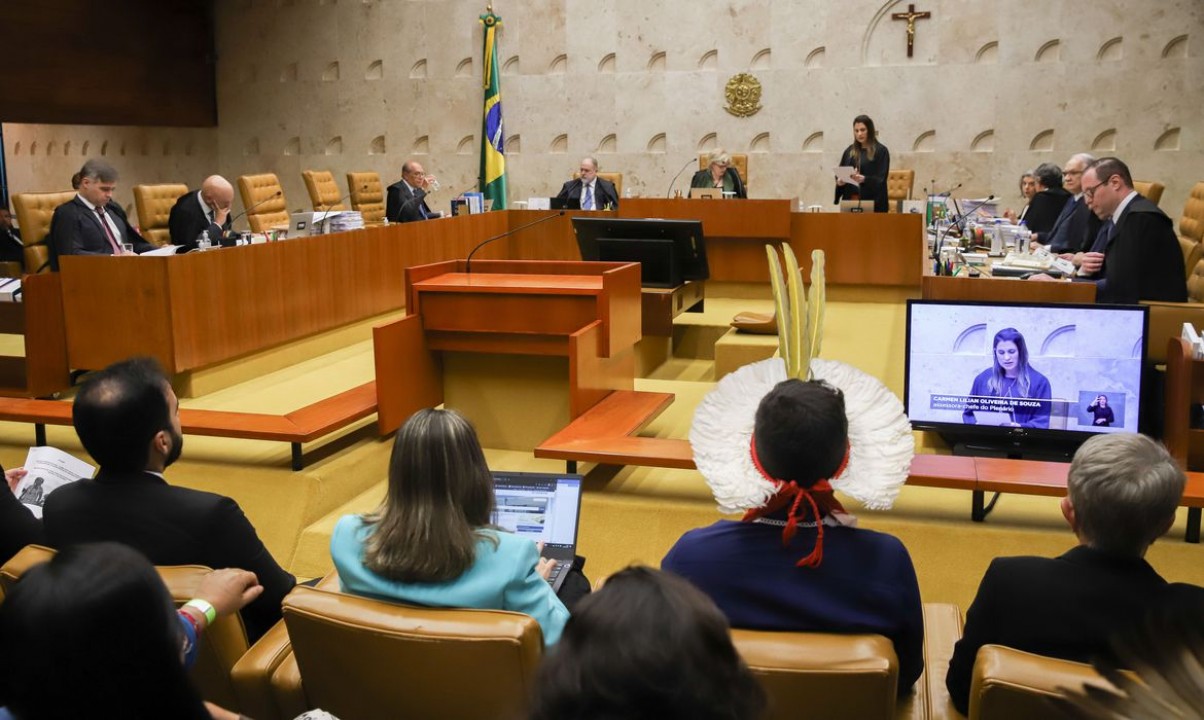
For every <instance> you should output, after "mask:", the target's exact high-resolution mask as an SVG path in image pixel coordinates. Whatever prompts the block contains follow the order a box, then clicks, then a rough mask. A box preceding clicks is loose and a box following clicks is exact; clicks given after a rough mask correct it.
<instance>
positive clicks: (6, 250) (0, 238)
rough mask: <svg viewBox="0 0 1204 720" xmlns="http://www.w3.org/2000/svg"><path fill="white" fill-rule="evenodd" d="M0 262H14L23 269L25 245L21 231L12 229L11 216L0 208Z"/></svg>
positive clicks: (4, 208) (4, 209)
mask: <svg viewBox="0 0 1204 720" xmlns="http://www.w3.org/2000/svg"><path fill="white" fill-rule="evenodd" d="M0 262H15V263H17V264H18V265H20V266H21V267H22V268H24V267H25V243H23V242H22V241H21V231H20V230H18V229H17V228H15V227H13V214H12V213H11V212H9V211H8V208H6V207H0Z"/></svg>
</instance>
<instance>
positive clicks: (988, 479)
mask: <svg viewBox="0 0 1204 720" xmlns="http://www.w3.org/2000/svg"><path fill="white" fill-rule="evenodd" d="M672 401H673V395H672V394H671V393H650V392H639V391H634V390H625V391H615V392H613V393H611V394H610V395H608V396H607V397H606V398H605V399H604V400H602V402H600V403H598V404H597V405H595V406H594V407H592V408H590V409H589V410H587V411H586V412H584V413H582V414H581V415H580V416H579V417H577V419H575V420H573V421H572V422H571V423H569V424H568V425H567V426H565V427H564V428H563V429H562V430H560V431H559V432H557V433H556V434H555V435H553V436H552V437H550V438H548V439H547V440H545V441H544V442H543V443H541V444H540V445H539V447H537V448H535V457H540V458H553V459H558V460H564V461H566V465H567V467H568V471H569V472H576V471H577V462H579V461H584V462H593V463H598V464H602V465H637V466H641V467H663V468H677V469H682V470H693V469H695V465H694V456H693V453H692V452H691V450H690V443H689V441H688V440H682V439H678V438H651V437H637V436H635V434H636V433H638V432H639V431H640V430H642V429H643V428H644V427H646V426H647V425H648V423H650V422H652V420H653V419H655V418H656V417H657V416H658V415H660V414H661V413H662V412H664V410H665V408H666V407H668V406H669V404H670V403H671V402H672ZM1069 469H1070V465H1069V464H1068V463H1056V462H1037V461H1033V460H1007V459H1002V458H975V457H962V456H955V455H916V456H915V458H913V459H912V462H911V473H910V475H909V476H908V478H907V484H908V485H915V486H918V487H934V488H946V489H950V490H969V491H970V493H971V501H970V503H971V504H970V519H971V520H973V521H975V522H983V521H984V520H986V517H987V515H988V514H990V512H991V510H992V508H994V506H995V502H996V501H997V500H998V499H999V495H1000V494H1001V493H1012V494H1017V495H1036V496H1046V497H1062V496H1064V495H1065V494H1066V475H1067V472H1068V471H1069ZM988 492H991V493H995V497H994V498H992V500H991V501H990V502H989V503H988V502H986V494H987V493H988ZM1179 506H1180V507H1186V508H1187V509H1188V511H1187V530H1186V532H1185V534H1184V540H1186V541H1187V542H1190V543H1198V542H1199V541H1200V520H1201V509H1202V508H1204V473H1198V472H1189V473H1187V487H1186V488H1185V489H1184V492H1183V499H1182V500H1180V502H1179Z"/></svg>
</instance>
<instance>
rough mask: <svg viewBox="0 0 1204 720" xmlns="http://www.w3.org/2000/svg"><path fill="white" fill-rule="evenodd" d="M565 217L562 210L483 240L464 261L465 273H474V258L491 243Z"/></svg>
mask: <svg viewBox="0 0 1204 720" xmlns="http://www.w3.org/2000/svg"><path fill="white" fill-rule="evenodd" d="M563 215H564V211H563V210H561V211H560V212H556V213H552V214H551V215H544V216H543V217H541V218H538V219H535V220H532V221H531V222H529V223H523V224H522V225H519V226H518V227H516V228H514V229H513V230H507V231H506V232H504V233H501V234H499V235H494V236H493V237H491V238H486V239H484V240H482V241H481V242H479V243H477V246H476V247H474V248H473V249H472V252H470V253H468V259H467V260H465V261H464V273H465V274H469V273H471V272H472V269H471V268H472V256H473V255H476V254H477V251H478V250H480V249H481V248H483V247H485V246H486V245H488V244H489V243H491V242H493V241H495V240H501V239H502V238H504V237H510V236H511V235H513V234H515V233H516V232H519V231H520V230H526V229H527V228H529V227H531V226H532V225H538V224H540V223H544V222H547V221H549V220H551V219H553V218H558V217H562V216H563Z"/></svg>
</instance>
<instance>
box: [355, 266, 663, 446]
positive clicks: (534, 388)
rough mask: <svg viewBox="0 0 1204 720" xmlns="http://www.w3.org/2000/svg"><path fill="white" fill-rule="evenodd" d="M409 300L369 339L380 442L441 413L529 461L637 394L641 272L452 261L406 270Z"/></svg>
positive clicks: (486, 442)
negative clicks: (561, 435) (581, 423)
mask: <svg viewBox="0 0 1204 720" xmlns="http://www.w3.org/2000/svg"><path fill="white" fill-rule="evenodd" d="M405 293H406V308H407V314H406V316H405V317H404V318H402V319H400V320H396V321H393V322H390V323H386V324H384V325H381V326H378V327H376V328H375V329H374V331H373V339H374V345H375V355H376V378H377V385H376V387H377V401H378V403H377V404H378V418H379V420H378V426H379V429H380V432H381V434H387V433H391V432H393V431H395V430H396V429H397V428H398V427H400V426H401V425H402V424H403V423H404V422H405V421H406V419H407V418H408V417H409V416H410V415H411V414H413V413H414V412H415V411H417V410H419V409H421V408H423V407H431V406H434V405H438V404H440V403H443V404H445V405H446V406H447V407H450V408H455V409H457V410H460V411H461V412H463V413H464V414H465V415H466V416H467V417H468V418H470V419H471V420H472V421H473V423H474V425H476V427H477V433H478V435H479V436H480V437H481V441H482V444H484V445H485V446H487V447H495V448H507V449H515V450H530V449H532V448H534V447H535V446H536V445H538V444H539V443H540V442H542V441H543V440H544V439H545V438H547V437H548V436H550V435H552V434H553V433H554V432H556V431H557V430H559V429H560V428H562V427H564V426H565V425H566V424H568V422H569V421H571V420H572V419H573V418H576V417H577V416H579V415H581V414H582V413H584V412H585V411H586V410H588V409H589V408H591V407H593V406H594V405H595V404H596V403H598V402H599V401H601V400H602V399H603V398H604V397H606V395H608V394H609V393H610V392H611V391H613V390H630V389H632V388H633V386H634V381H635V354H634V352H633V347H634V345H635V344H636V342H637V341H639V339H640V268H639V265H637V264H634V263H601V262H561V261H505V260H478V261H475V262H473V263H472V266H471V272H468V268H467V267H466V264H465V261H463V260H452V261H446V262H440V263H434V264H430V265H420V266H416V267H411V268H407V269H406V271H405Z"/></svg>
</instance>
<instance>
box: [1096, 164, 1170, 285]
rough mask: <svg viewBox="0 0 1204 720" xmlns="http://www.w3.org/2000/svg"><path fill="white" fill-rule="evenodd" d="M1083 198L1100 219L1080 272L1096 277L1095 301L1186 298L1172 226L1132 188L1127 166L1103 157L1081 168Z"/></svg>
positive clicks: (1156, 208)
mask: <svg viewBox="0 0 1204 720" xmlns="http://www.w3.org/2000/svg"><path fill="white" fill-rule="evenodd" d="M1083 197H1084V198H1086V200H1087V202H1088V204H1089V205H1090V207H1091V210H1092V211H1093V212H1094V213H1095V214H1096V216H1098V217H1099V218H1100V220H1103V221H1104V222H1103V224H1102V225H1101V227H1100V231H1099V233H1098V234H1097V235H1096V238H1095V242H1094V243H1093V244H1092V247H1091V250H1090V251H1089V252H1086V253H1084V254H1083V257H1082V261H1081V264H1080V266H1079V269H1080V273H1082V274H1083V275H1084V276H1086V277H1089V278H1091V279H1093V280H1095V283H1096V292H1095V299H1096V302H1104V303H1128V304H1135V303H1137V302H1139V301H1141V300H1163V301H1167V302H1186V301H1187V280H1186V272H1185V269H1184V267H1183V251H1182V250H1181V249H1180V248H1179V238H1178V237H1177V236H1176V235H1175V225H1174V222H1172V221H1171V219H1170V218H1169V217H1167V216H1166V213H1164V212H1162V210H1160V209H1159V208H1158V206H1157V205H1155V204H1154V203H1152V202H1150V201H1149V200H1146V199H1145V198H1143V197H1142V196H1141V195H1139V194H1138V193H1137V191H1136V190H1134V189H1133V178H1132V176H1131V175H1130V174H1129V168H1128V166H1127V165H1125V164H1124V163H1123V162H1121V161H1120V160H1118V159H1117V158H1114V157H1106V158H1101V159H1099V160H1097V161H1095V162H1094V163H1092V164H1091V165H1089V166H1088V167H1087V170H1086V171H1085V172H1084V173H1083Z"/></svg>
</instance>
